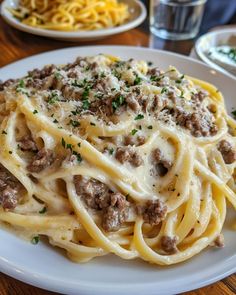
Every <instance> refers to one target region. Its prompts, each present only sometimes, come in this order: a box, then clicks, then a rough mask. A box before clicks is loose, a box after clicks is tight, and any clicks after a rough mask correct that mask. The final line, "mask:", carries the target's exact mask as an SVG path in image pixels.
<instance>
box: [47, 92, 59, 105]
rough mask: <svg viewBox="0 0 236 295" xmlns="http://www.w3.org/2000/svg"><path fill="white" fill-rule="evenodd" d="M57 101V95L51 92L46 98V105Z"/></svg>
mask: <svg viewBox="0 0 236 295" xmlns="http://www.w3.org/2000/svg"><path fill="white" fill-rule="evenodd" d="M57 101H59V96H58V94H57V93H55V92H53V93H52V94H51V95H50V96H49V97H48V103H49V104H54V103H55V102H57Z"/></svg>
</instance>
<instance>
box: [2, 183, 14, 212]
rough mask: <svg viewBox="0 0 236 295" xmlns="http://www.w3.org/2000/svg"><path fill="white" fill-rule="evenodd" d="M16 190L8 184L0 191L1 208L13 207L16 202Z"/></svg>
mask: <svg viewBox="0 0 236 295" xmlns="http://www.w3.org/2000/svg"><path fill="white" fill-rule="evenodd" d="M17 193H18V191H17V190H16V189H14V188H11V187H10V186H9V185H7V186H6V188H5V189H4V190H3V191H2V192H0V203H1V205H2V207H3V209H14V208H15V207H16V205H17V203H18V195H17Z"/></svg>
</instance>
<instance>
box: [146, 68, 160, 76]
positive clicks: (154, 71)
mask: <svg viewBox="0 0 236 295" xmlns="http://www.w3.org/2000/svg"><path fill="white" fill-rule="evenodd" d="M162 73H163V72H162V71H161V70H160V69H159V68H152V69H149V70H148V72H147V74H148V75H150V76H156V77H159V76H160V75H161V74H162Z"/></svg>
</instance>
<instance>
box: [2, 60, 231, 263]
mask: <svg viewBox="0 0 236 295" xmlns="http://www.w3.org/2000/svg"><path fill="white" fill-rule="evenodd" d="M235 130H236V123H235V121H234V120H233V119H232V118H231V117H230V116H229V115H228V114H227V112H226V109H225V105H224V100H223V97H222V94H221V93H220V92H219V91H218V90H217V89H216V88H215V87H214V86H212V85H210V84H208V83H207V82H203V81H200V80H197V79H194V78H191V77H188V76H185V75H183V74H181V73H179V71H178V70H177V69H176V68H174V67H172V66H171V67H169V69H167V70H166V71H162V70H160V69H159V68H155V67H154V68H153V67H151V65H149V64H148V63H147V62H145V61H136V60H134V59H130V60H128V61H122V60H120V59H119V58H116V57H112V56H106V55H98V56H92V57H80V58H78V59H77V60H76V61H75V62H74V63H71V64H67V65H63V66H55V65H48V66H45V67H44V68H43V69H41V70H39V69H35V70H33V71H31V72H29V73H28V75H27V76H25V77H23V78H22V79H16V80H8V81H6V82H4V83H3V84H1V85H0V141H1V145H0V204H1V207H0V220H1V222H2V223H3V224H8V225H9V226H10V227H11V229H12V230H14V231H15V232H16V233H17V234H19V235H23V236H25V237H27V238H28V239H29V240H31V242H32V243H33V244H37V243H38V242H39V243H41V241H40V238H41V236H46V237H48V239H49V242H50V244H52V245H54V246H57V247H60V248H63V249H65V250H66V252H67V254H68V256H69V258H70V259H72V260H73V261H75V262H86V261H88V260H90V259H92V258H94V257H97V256H102V255H107V254H109V253H113V254H115V255H117V256H119V257H121V258H123V259H133V258H137V257H140V258H141V259H143V260H146V261H149V262H151V263H154V264H158V265H170V264H175V263H179V262H182V261H185V260H187V259H189V258H191V257H192V256H194V255H196V254H198V253H199V252H201V251H202V250H203V249H205V248H206V247H208V246H218V247H222V246H223V244H224V241H223V235H222V234H221V232H222V227H223V224H224V221H225V217H226V213H227V200H228V201H229V203H231V204H232V205H233V207H234V208H235V207H236V197H235V191H236V186H235V164H236V151H235V145H236V140H235V134H236V132H235Z"/></svg>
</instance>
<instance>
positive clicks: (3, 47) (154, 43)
mask: <svg viewBox="0 0 236 295" xmlns="http://www.w3.org/2000/svg"><path fill="white" fill-rule="evenodd" d="M0 2H1V1H0ZM81 45H132V46H145V47H154V48H159V49H165V50H170V51H175V52H178V53H182V54H186V55H188V54H189V53H190V50H191V48H192V46H193V41H181V42H172V41H164V40H160V39H158V38H155V37H153V36H151V35H150V34H149V31H148V24H147V23H144V24H143V25H142V27H139V28H137V29H134V30H131V31H128V32H126V33H123V34H120V35H116V36H113V37H109V38H107V39H104V40H101V41H96V42H91V43H83V44H81V43H75V42H74V43H66V42H61V41H54V40H49V39H46V38H41V37H37V36H32V35H29V34H26V33H22V32H19V31H17V30H15V29H12V28H10V27H9V26H8V25H7V24H5V23H4V22H3V20H2V19H1V18H0V67H2V66H4V65H7V64H9V63H11V62H14V61H16V60H19V59H21V58H24V57H27V56H30V55H33V54H37V53H39V52H44V51H48V50H53V49H57V48H63V47H70V46H81ZM14 294H16V295H19V294H22V295H28V294H29V295H31V294H34V295H39V294H40V295H42V294H44V295H49V294H55V293H52V292H47V291H44V290H41V289H38V288H35V287H31V286H29V285H26V284H24V283H22V282H19V281H17V280H15V279H12V278H10V277H8V276H6V275H4V274H1V275H0V295H14ZM196 294H198V295H205V294H206V295H222V294H225V295H233V294H236V275H232V276H231V277H228V278H226V279H224V280H222V281H220V282H218V283H215V284H213V285H211V286H208V287H205V288H201V289H199V290H196V291H192V292H187V293H185V295H196ZM78 295H79V294H78Z"/></svg>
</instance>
